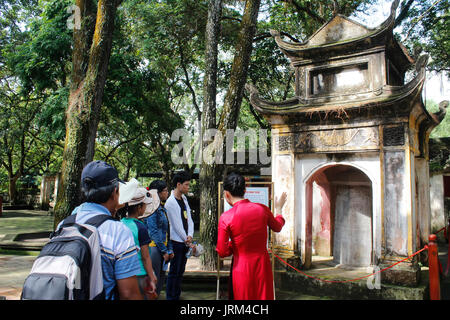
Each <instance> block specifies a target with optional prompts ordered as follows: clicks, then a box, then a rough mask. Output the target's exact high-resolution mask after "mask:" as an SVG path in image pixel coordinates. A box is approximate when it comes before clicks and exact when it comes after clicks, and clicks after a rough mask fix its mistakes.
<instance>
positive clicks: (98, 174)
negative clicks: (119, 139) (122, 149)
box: [81, 160, 124, 189]
mask: <svg viewBox="0 0 450 320" xmlns="http://www.w3.org/2000/svg"><path fill="white" fill-rule="evenodd" d="M115 182H121V183H124V182H123V181H122V180H120V179H119V173H118V172H117V169H116V168H114V167H113V166H111V165H109V164H107V163H106V162H104V161H100V160H97V161H92V162H89V163H88V164H87V165H86V167H84V169H83V172H82V173H81V185H82V187H83V188H84V189H92V188H100V187H106V186H109V185H111V184H113V183H115Z"/></svg>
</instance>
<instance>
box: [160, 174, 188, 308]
mask: <svg viewBox="0 0 450 320" xmlns="http://www.w3.org/2000/svg"><path fill="white" fill-rule="evenodd" d="M190 180H191V177H190V176H189V174H188V173H186V172H184V171H183V172H179V173H176V174H175V176H174V177H173V180H172V184H173V186H174V190H173V191H172V194H171V195H170V197H169V199H167V201H166V204H165V208H166V210H167V217H168V218H169V224H170V241H172V246H173V253H174V257H173V259H172V260H171V261H170V269H169V274H168V276H167V287H166V299H167V300H179V299H180V295H181V282H182V280H183V274H184V270H185V267H186V262H187V258H186V253H187V252H188V250H189V247H191V246H193V243H192V240H193V236H194V222H193V221H192V217H191V208H190V207H189V203H188V201H187V198H186V196H185V195H186V194H187V193H188V192H189V184H190Z"/></svg>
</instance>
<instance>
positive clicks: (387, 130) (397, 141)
mask: <svg viewBox="0 0 450 320" xmlns="http://www.w3.org/2000/svg"><path fill="white" fill-rule="evenodd" d="M383 144H384V146H385V147H390V146H402V145H404V144H405V129H404V127H403V125H400V126H395V127H384V128H383Z"/></svg>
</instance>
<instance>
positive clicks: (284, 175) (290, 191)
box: [272, 130, 301, 269]
mask: <svg viewBox="0 0 450 320" xmlns="http://www.w3.org/2000/svg"><path fill="white" fill-rule="evenodd" d="M284 134H285V133H280V132H279V131H278V130H272V182H273V183H274V189H275V199H276V198H278V197H280V195H281V194H282V193H283V192H286V193H287V200H286V204H285V205H284V207H283V209H282V212H281V214H282V215H283V217H284V219H285V221H286V223H285V225H284V227H283V229H282V230H281V232H279V233H273V235H274V248H275V250H276V252H277V255H279V256H280V257H282V258H283V259H284V260H286V261H287V262H288V263H290V264H291V265H293V266H294V267H300V266H301V259H300V256H299V254H298V248H297V245H296V241H295V239H296V238H295V221H296V216H295V205H296V203H295V200H296V198H297V195H298V190H297V187H296V183H295V174H294V159H295V157H294V154H293V153H292V151H291V150H290V148H289V147H288V146H286V145H282V146H280V143H279V137H280V136H283V135H284ZM282 140H283V139H282ZM279 213H280V212H278V211H277V209H275V212H274V214H279ZM277 266H278V267H280V266H281V265H280V264H278V265H277ZM284 267H285V266H284V265H283V268H284ZM289 269H290V268H289Z"/></svg>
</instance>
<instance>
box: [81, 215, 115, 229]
mask: <svg viewBox="0 0 450 320" xmlns="http://www.w3.org/2000/svg"><path fill="white" fill-rule="evenodd" d="M107 220H114V221H115V219H114V218H113V217H111V216H110V215H107V214H99V215H96V216H95V217H92V218H90V219H89V220H87V221H86V222H85V223H86V224H89V225H91V226H94V227H96V228H98V227H100V226H101V225H102V224H103V222H105V221H107Z"/></svg>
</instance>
